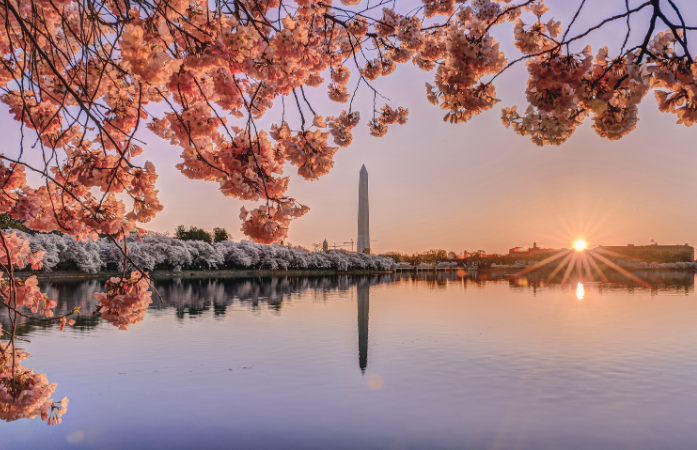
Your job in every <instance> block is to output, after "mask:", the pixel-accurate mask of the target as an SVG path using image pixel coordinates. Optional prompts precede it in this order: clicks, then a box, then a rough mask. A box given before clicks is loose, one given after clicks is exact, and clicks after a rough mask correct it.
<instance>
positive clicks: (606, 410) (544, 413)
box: [0, 271, 697, 449]
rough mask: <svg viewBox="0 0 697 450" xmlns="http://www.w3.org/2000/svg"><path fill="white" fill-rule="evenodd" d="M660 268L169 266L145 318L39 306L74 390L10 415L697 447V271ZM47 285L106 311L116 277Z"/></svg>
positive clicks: (54, 443)
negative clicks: (184, 272) (56, 321)
mask: <svg viewBox="0 0 697 450" xmlns="http://www.w3.org/2000/svg"><path fill="white" fill-rule="evenodd" d="M642 277H643V279H644V280H646V282H647V283H648V284H649V285H650V287H649V288H646V287H644V286H642V285H639V284H637V283H635V282H633V281H632V280H627V279H625V278H622V277H621V275H619V274H617V275H612V276H611V278H610V279H609V280H608V281H607V282H602V283H598V282H594V281H593V280H572V281H571V282H569V283H567V284H554V283H550V282H548V281H547V279H546V277H544V276H538V275H536V274H535V273H528V274H526V276H525V277H520V278H510V279H509V278H507V277H506V276H502V275H493V274H487V273H469V274H468V273H465V272H462V271H460V272H457V273H447V274H438V275H432V274H431V275H421V274H420V275H419V276H414V275H386V276H374V277H347V276H343V277H330V278H292V279H280V278H279V279H253V280H178V281H170V282H161V283H158V285H157V288H158V290H159V291H160V293H162V295H163V297H164V298H165V303H164V304H157V303H155V304H153V306H152V308H151V309H150V311H149V313H148V315H146V318H145V320H144V321H143V323H141V324H140V325H138V326H133V327H132V328H129V331H127V332H123V331H119V330H117V329H115V328H114V327H112V326H111V325H109V324H108V323H106V322H104V321H100V319H98V318H96V317H93V316H91V315H89V314H85V315H84V316H82V317H80V318H79V320H78V323H77V325H76V327H75V329H71V330H68V331H66V332H63V333H60V332H58V330H57V327H53V326H43V325H40V324H35V323H26V322H24V323H22V325H21V327H20V333H21V335H22V336H23V337H25V338H27V339H29V340H31V343H26V344H25V346H26V348H27V350H29V351H30V352H31V353H32V355H33V358H31V359H32V365H33V367H35V368H36V369H37V370H40V371H41V372H46V373H47V374H48V376H49V377H50V379H51V381H52V382H53V381H55V382H57V383H58V390H59V391H60V393H61V395H66V396H68V397H70V409H69V411H68V413H67V414H66V415H65V416H64V417H63V423H62V424H61V425H60V426H57V427H53V428H49V427H45V425H44V426H41V423H40V422H39V421H32V420H25V421H17V422H12V423H0V429H1V430H2V431H1V432H0V446H2V448H11V446H20V445H21V446H24V447H26V448H33V447H38V446H49V445H50V446H51V447H52V448H81V447H82V448H95V447H99V448H110V447H113V448H166V449H172V448H245V449H256V448H259V449H261V448H264V449H267V448H283V449H301V448H302V449H307V448H311V449H312V448H317V449H326V448H342V449H355V448H366V449H373V448H375V449H381V448H386V449H389V448H395V447H398V448H414V449H421V448H429V449H441V448H442V449H450V448H452V449H461V448H500V449H506V448H516V449H539V448H563V449H569V448H578V449H587V448H613V449H614V448H632V449H654V448H661V449H683V448H684V449H688V448H694V444H695V443H697V430H696V429H695V427H694V417H695V414H696V413H697V389H696V388H697V327H695V326H694V324H695V321H696V320H697V304H696V302H695V300H696V298H695V292H694V274H693V273H688V272H647V273H645V274H642ZM44 288H45V289H46V291H47V292H48V293H49V295H51V296H53V297H54V298H56V299H57V300H58V303H59V308H61V309H63V310H69V309H72V308H73V307H75V306H83V311H91V310H92V308H93V306H94V305H93V304H92V303H93V302H94V300H93V299H92V298H91V293H92V292H94V291H95V290H97V289H99V288H100V286H99V283H97V282H92V281H90V282H83V283H57V282H52V283H47V284H45V285H44ZM580 299H583V300H584V301H583V302H579V301H578V300H580ZM0 320H4V318H1V317H0ZM66 341H70V342H66ZM65 348H68V349H69V350H70V353H68V354H65V353H63V351H64V349H65ZM125 430H127V432H125Z"/></svg>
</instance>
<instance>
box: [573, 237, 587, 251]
mask: <svg viewBox="0 0 697 450" xmlns="http://www.w3.org/2000/svg"><path fill="white" fill-rule="evenodd" d="M574 248H575V249H576V251H578V252H581V251H583V250H585V248H586V241H584V240H583V239H579V240H578V241H576V242H574Z"/></svg>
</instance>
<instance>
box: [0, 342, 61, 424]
mask: <svg viewBox="0 0 697 450" xmlns="http://www.w3.org/2000/svg"><path fill="white" fill-rule="evenodd" d="M28 357H29V353H27V352H24V351H22V350H20V349H17V348H15V347H14V346H13V345H12V343H11V342H9V341H8V342H5V343H2V342H0V420H4V421H6V422H12V421H15V420H19V419H34V418H36V417H40V418H41V420H42V421H46V422H47V423H48V424H49V425H57V424H59V423H61V416H63V414H65V413H66V411H67V409H68V398H67V397H66V398H63V399H62V400H61V401H60V402H55V403H54V401H53V399H52V398H51V396H52V395H53V393H54V392H55V390H56V386H57V384H56V383H49V382H48V379H47V378H46V375H45V374H43V373H34V371H33V370H31V369H26V368H24V367H22V365H21V364H20V363H21V362H22V361H24V360H25V359H27V358H28Z"/></svg>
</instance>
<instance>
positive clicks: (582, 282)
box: [0, 270, 695, 370]
mask: <svg viewBox="0 0 697 450" xmlns="http://www.w3.org/2000/svg"><path fill="white" fill-rule="evenodd" d="M635 274H636V275H637V276H638V277H639V278H641V279H642V280H643V281H645V282H646V283H648V285H650V288H649V289H650V291H651V293H653V294H656V293H658V292H672V293H684V294H687V293H691V292H694V289H695V275H694V273H693V272H691V271H657V270H656V271H640V272H635ZM606 278H607V280H605V281H602V282H601V281H599V280H594V279H592V278H577V279H573V280H569V282H568V283H567V284H562V283H561V278H559V277H557V278H556V279H551V280H550V279H548V274H546V273H544V272H542V273H540V272H530V273H527V274H525V275H524V276H519V277H516V276H514V274H513V273H505V272H480V273H478V272H465V271H463V270H459V271H455V272H439V273H433V272H430V273H429V272H420V273H418V274H415V273H400V274H384V275H372V276H371V275H366V276H348V275H341V276H331V277H286V278H254V279H243V280H240V279H205V280H179V279H177V280H166V281H157V282H156V287H157V289H158V291H159V292H160V294H161V295H162V297H163V299H164V302H160V301H159V299H157V298H153V300H154V301H153V304H152V305H151V307H150V308H151V309H155V310H165V309H174V310H175V314H176V316H177V317H179V318H180V319H183V318H185V317H187V316H189V317H196V316H200V315H201V314H203V313H205V312H208V311H212V312H213V314H214V315H216V316H223V315H225V314H226V312H227V310H228V308H230V307H231V306H232V305H234V304H238V305H240V306H247V307H249V308H251V309H260V308H265V309H268V310H272V311H275V312H277V313H279V314H280V312H281V310H282V307H283V305H284V304H285V303H288V302H291V301H292V299H293V298H294V297H297V296H299V295H301V294H302V293H304V292H306V291H311V292H312V293H313V295H314V296H315V298H317V299H321V300H322V301H326V300H327V299H328V298H329V297H330V296H332V295H333V294H339V293H341V292H345V291H348V290H350V289H353V288H354V287H355V289H356V291H357V293H358V319H359V320H358V331H359V356H360V358H359V362H360V366H361V369H362V370H363V369H365V366H366V365H367V342H368V314H369V303H370V286H375V285H380V284H395V285H404V284H407V285H409V284H419V285H426V286H428V287H429V288H430V289H445V288H447V287H448V286H450V285H452V284H453V283H455V284H459V285H461V286H462V287H463V288H465V289H467V288H468V287H476V288H479V287H483V286H485V285H486V284H489V283H502V282H503V283H508V285H509V287H510V288H511V289H531V290H532V291H533V293H536V292H537V291H538V290H539V289H544V288H547V287H552V286H560V285H561V286H565V285H568V284H571V285H574V286H576V291H577V295H580V296H583V295H585V290H587V287H588V285H590V284H592V285H593V286H594V288H595V289H597V290H598V291H599V292H600V293H603V292H608V291H613V290H624V291H629V292H634V291H645V290H646V288H645V287H644V286H642V285H640V284H638V283H637V282H635V281H633V280H632V279H630V278H627V277H625V276H624V275H622V274H620V273H608V274H606ZM40 286H41V289H42V291H43V292H46V293H47V294H48V296H49V297H50V298H52V299H54V300H56V301H57V303H58V306H57V308H56V313H57V314H64V313H66V312H69V311H71V310H72V309H73V308H75V307H78V306H79V307H80V308H81V310H82V311H83V313H82V314H81V315H79V316H77V317H75V319H76V321H77V323H76V325H75V329H77V330H80V331H82V332H88V331H90V330H91V329H93V328H95V327H96V326H98V325H99V324H100V323H101V320H100V318H99V317H98V316H94V315H92V313H91V311H94V309H95V306H96V305H97V300H96V299H95V298H94V297H93V294H94V293H95V292H100V291H102V290H103V281H96V280H88V281H69V280H66V281H59V280H51V281H42V282H41V283H40ZM0 325H3V326H6V327H9V322H8V317H7V315H6V314H4V313H3V314H1V315H0ZM54 326H55V324H47V323H40V322H32V321H28V320H27V319H25V318H20V319H19V324H18V330H17V332H18V335H19V336H26V335H29V334H31V333H33V332H34V331H37V330H39V329H45V328H52V327H54Z"/></svg>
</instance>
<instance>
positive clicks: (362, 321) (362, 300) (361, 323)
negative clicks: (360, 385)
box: [356, 280, 370, 373]
mask: <svg viewBox="0 0 697 450" xmlns="http://www.w3.org/2000/svg"><path fill="white" fill-rule="evenodd" d="M356 293H357V295H358V302H357V303H358V366H359V367H360V368H361V373H365V368H366V367H367V366H368V316H369V310H370V283H369V282H368V281H367V280H361V281H359V282H358V286H357V287H356Z"/></svg>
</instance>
